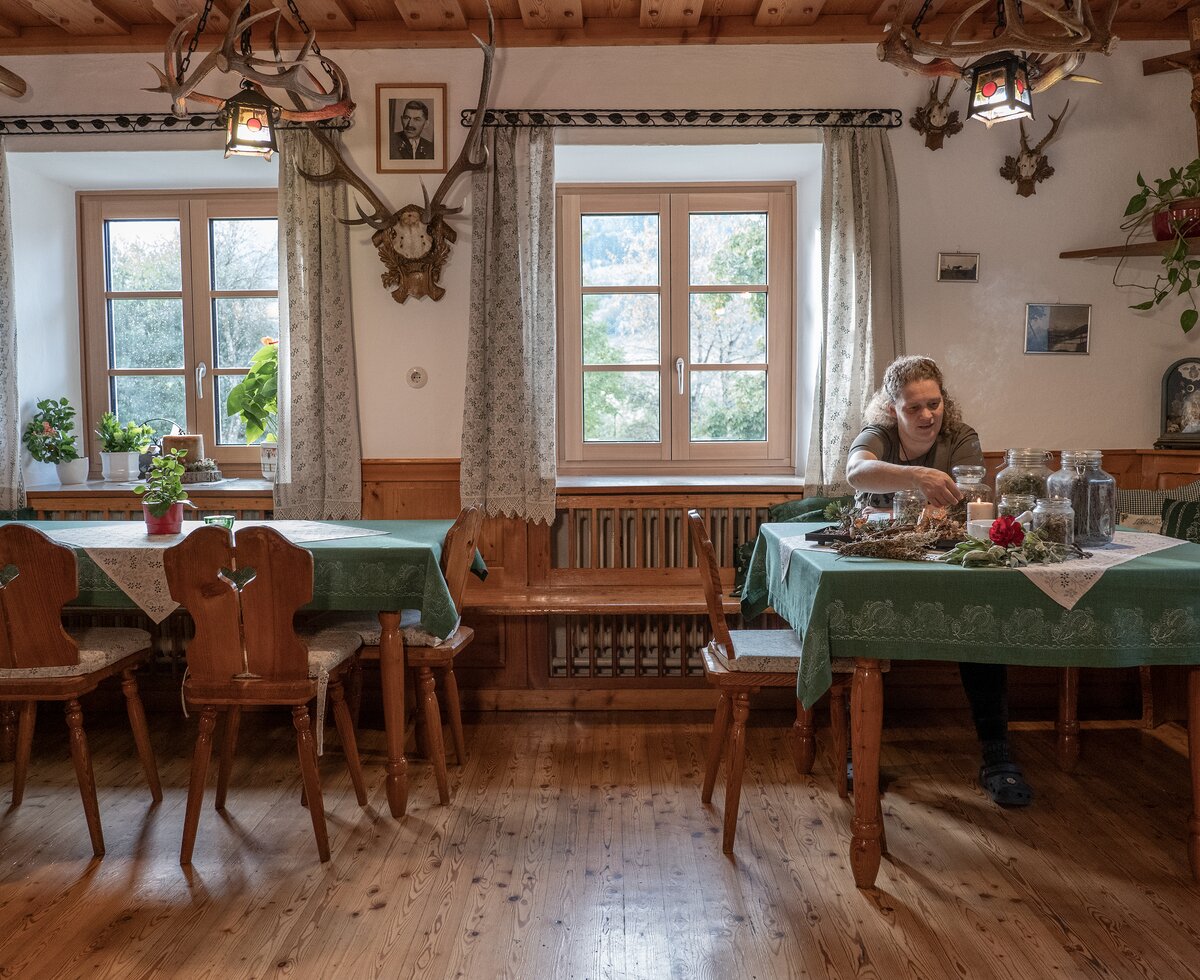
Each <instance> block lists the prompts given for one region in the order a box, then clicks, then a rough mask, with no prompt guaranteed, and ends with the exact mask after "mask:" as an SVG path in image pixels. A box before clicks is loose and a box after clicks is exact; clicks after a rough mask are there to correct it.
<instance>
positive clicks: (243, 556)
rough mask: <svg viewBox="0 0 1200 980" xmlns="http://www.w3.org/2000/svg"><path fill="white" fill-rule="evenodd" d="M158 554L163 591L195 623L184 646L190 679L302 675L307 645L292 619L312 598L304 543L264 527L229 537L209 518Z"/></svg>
mask: <svg viewBox="0 0 1200 980" xmlns="http://www.w3.org/2000/svg"><path fill="white" fill-rule="evenodd" d="M163 562H164V564H165V566H166V571H167V582H168V584H169V585H170V588H171V598H173V599H175V601H176V602H179V603H180V604H181V605H183V606H184V607H185V608H186V609H187V610H188V612H190V613H191V615H192V619H194V620H195V623H196V636H195V638H194V639H193V640H192V641H191V642H190V643H189V644H188V650H187V659H188V671H189V673H190V676H191V682H192V684H193V686H205V687H208V686H211V685H217V686H221V685H225V684H231V683H232V682H233V680H234V678H235V676H236V675H239V674H242V675H245V674H247V673H248V674H253V675H255V678H254V679H255V680H261V681H262V682H264V683H270V682H284V683H286V682H303V683H307V679H308V648H307V647H306V646H305V645H304V641H303V640H301V639H300V637H299V636H298V635H297V634H296V630H295V626H294V625H293V619H294V617H295V614H296V610H298V609H299V608H300V607H301V606H303V605H305V604H306V603H307V602H308V601H309V600H311V599H312V593H313V560H312V555H311V554H310V553H309V552H308V551H306V550H305V549H303V548H298V547H297V546H296V545H294V544H292V543H291V542H289V541H288V540H287V539H286V538H284V537H283V535H281V534H280V533H279V532H278V531H275V530H272V529H271V528H269V527H248V528H243V529H242V530H240V531H238V532H237V535H236V538H235V536H234V535H233V534H231V533H230V532H229V531H228V530H227V529H225V528H222V527H211V526H210V527H202V528H198V529H197V530H195V531H193V532H192V533H191V534H189V535H188V536H187V537H186V538H184V539H183V541H181V542H180V543H179V544H177V545H175V546H174V547H173V548H169V549H168V550H167V551H166V552H165V553H164V555H163ZM243 643H244V645H245V646H244V651H243Z"/></svg>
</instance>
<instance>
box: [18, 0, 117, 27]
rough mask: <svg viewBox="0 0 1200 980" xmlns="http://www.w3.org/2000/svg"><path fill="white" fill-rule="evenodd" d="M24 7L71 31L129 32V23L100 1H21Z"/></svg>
mask: <svg viewBox="0 0 1200 980" xmlns="http://www.w3.org/2000/svg"><path fill="white" fill-rule="evenodd" d="M20 3H21V6H23V7H26V8H28V9H29V10H31V11H33V12H34V13H35V14H37V15H38V16H39V17H41V18H43V19H45V20H47V21H49V22H50V23H51V24H54V25H55V26H56V27H59V28H61V29H62V30H64V31H66V32H67V33H68V34H74V35H81V36H90V35H93V34H128V33H129V32H130V26H129V24H127V23H126V22H125V21H123V20H121V18H120V17H118V16H117V15H116V14H114V13H113V12H112V11H110V10H107V9H105V7H104V5H103V4H101V3H99V2H98V0H20Z"/></svg>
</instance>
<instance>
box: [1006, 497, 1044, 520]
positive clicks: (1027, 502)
mask: <svg viewBox="0 0 1200 980" xmlns="http://www.w3.org/2000/svg"><path fill="white" fill-rule="evenodd" d="M1036 506H1037V498H1036V497H1035V496H1033V495H1032V494H1024V493H1006V494H1005V495H1004V496H1003V497H1001V498H1000V503H999V504H997V505H996V516H997V517H1020V516H1021V515H1022V514H1024V513H1026V512H1029V513H1032V512H1033V508H1034V507H1036Z"/></svg>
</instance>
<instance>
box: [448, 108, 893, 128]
mask: <svg viewBox="0 0 1200 980" xmlns="http://www.w3.org/2000/svg"><path fill="white" fill-rule="evenodd" d="M474 119H475V110H474V109H463V111H462V116H461V121H462V125H464V126H470V125H471V123H472V122H473V121H474ZM903 123H904V114H903V112H901V110H899V109H488V110H486V111H485V112H484V115H483V125H484V126H521V127H543V126H550V127H556V126H566V127H576V128H579V129H601V128H621V127H624V128H626V129H649V128H653V127H670V128H689V127H695V128H705V127H709V128H711V127H722V128H733V129H781V128H783V129H787V128H798V129H812V128H822V127H826V126H853V127H859V128H866V129H896V128H897V127H899V126H901V125H903Z"/></svg>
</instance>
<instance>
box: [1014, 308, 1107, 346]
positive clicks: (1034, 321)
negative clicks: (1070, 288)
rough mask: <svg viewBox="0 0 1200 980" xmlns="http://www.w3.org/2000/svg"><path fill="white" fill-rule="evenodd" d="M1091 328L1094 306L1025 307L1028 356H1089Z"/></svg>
mask: <svg viewBox="0 0 1200 980" xmlns="http://www.w3.org/2000/svg"><path fill="white" fill-rule="evenodd" d="M1091 329H1092V308H1091V306H1085V305H1083V304H1074V303H1026V304H1025V353H1026V354H1086V353H1087V352H1088V343H1089V340H1090V335H1091Z"/></svg>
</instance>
